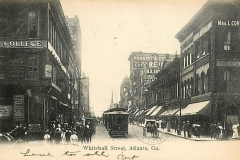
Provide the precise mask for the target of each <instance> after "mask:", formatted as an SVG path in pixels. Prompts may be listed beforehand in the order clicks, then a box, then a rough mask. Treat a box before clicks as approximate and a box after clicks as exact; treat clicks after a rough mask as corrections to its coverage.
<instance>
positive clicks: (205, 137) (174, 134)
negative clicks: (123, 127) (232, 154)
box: [136, 124, 240, 141]
mask: <svg viewBox="0 0 240 160" xmlns="http://www.w3.org/2000/svg"><path fill="white" fill-rule="evenodd" d="M136 125H138V126H140V127H143V126H142V125H141V124H136ZM158 131H159V132H162V133H165V134H169V135H172V136H176V137H179V138H184V139H187V140H192V141H235V140H240V137H239V138H237V139H232V137H228V139H226V140H223V139H221V138H219V139H211V137H210V136H200V138H198V137H196V136H194V135H192V137H191V138H188V137H184V133H183V132H181V135H178V134H177V132H175V130H174V129H171V130H170V132H167V129H166V128H165V129H164V130H163V129H161V128H158Z"/></svg>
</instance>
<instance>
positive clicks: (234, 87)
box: [176, 0, 240, 130]
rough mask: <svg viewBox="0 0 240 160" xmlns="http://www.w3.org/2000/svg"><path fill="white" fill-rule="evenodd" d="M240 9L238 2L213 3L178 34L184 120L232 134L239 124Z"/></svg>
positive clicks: (203, 9)
mask: <svg viewBox="0 0 240 160" xmlns="http://www.w3.org/2000/svg"><path fill="white" fill-rule="evenodd" d="M239 7H240V2H239V1H237V0H232V1H216V0H209V1H207V2H206V4H205V5H204V6H203V7H202V8H201V9H200V11H198V12H197V14H196V15H194V16H193V18H192V19H191V20H190V21H189V22H188V23H187V24H186V25H185V26H184V27H183V28H182V29H181V30H180V31H179V32H178V33H177V35H176V38H177V39H178V40H179V42H180V46H181V63H180V66H181V67H180V69H181V84H180V86H181V97H182V110H181V116H182V118H183V119H188V120H191V121H192V122H199V123H202V125H204V126H205V125H207V126H209V123H212V122H215V121H216V122H220V123H221V124H222V125H223V126H224V127H226V128H227V129H229V130H230V129H231V127H232V124H233V123H238V121H239V113H240V112H239V110H240V98H239V96H240V86H239V82H240V70H239V67H240V65H239V64H240V47H239V45H238V44H239V43H240V36H239V35H240V30H239V27H240V21H239V20H240V8H239ZM179 114H180V113H179Z"/></svg>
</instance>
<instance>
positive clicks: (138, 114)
mask: <svg viewBox="0 0 240 160" xmlns="http://www.w3.org/2000/svg"><path fill="white" fill-rule="evenodd" d="M142 112H144V110H141V111H139V112H138V113H137V114H136V116H140V114H142Z"/></svg>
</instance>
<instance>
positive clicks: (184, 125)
mask: <svg viewBox="0 0 240 160" xmlns="http://www.w3.org/2000/svg"><path fill="white" fill-rule="evenodd" d="M182 129H183V134H184V137H186V132H187V126H186V124H185V121H183V127H182Z"/></svg>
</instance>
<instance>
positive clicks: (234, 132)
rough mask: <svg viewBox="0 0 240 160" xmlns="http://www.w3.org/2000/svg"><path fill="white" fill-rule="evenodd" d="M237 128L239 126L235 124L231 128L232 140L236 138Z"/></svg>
mask: <svg viewBox="0 0 240 160" xmlns="http://www.w3.org/2000/svg"><path fill="white" fill-rule="evenodd" d="M238 126H239V124H237V123H235V124H234V125H233V126H232V130H233V135H232V138H238Z"/></svg>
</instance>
